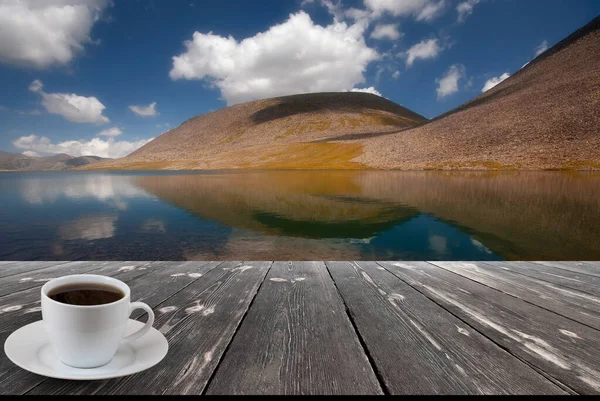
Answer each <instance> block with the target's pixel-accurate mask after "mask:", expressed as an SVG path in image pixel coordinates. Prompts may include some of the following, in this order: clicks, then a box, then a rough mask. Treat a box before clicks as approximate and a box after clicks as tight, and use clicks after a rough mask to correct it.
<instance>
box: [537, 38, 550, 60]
mask: <svg viewBox="0 0 600 401" xmlns="http://www.w3.org/2000/svg"><path fill="white" fill-rule="evenodd" d="M546 50H548V41H547V40H544V41H543V42H542V43H541V44H540V45H539V46H538V47H536V48H535V57H537V56H539V55H540V54H542V53H543V52H545V51H546Z"/></svg>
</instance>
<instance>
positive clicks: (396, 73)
mask: <svg viewBox="0 0 600 401" xmlns="http://www.w3.org/2000/svg"><path fill="white" fill-rule="evenodd" d="M399 76H400V71H398V70H396V71H395V72H394V73H393V74H392V78H394V79H398V77H399Z"/></svg>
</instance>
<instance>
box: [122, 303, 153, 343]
mask: <svg viewBox="0 0 600 401" xmlns="http://www.w3.org/2000/svg"><path fill="white" fill-rule="evenodd" d="M136 309H143V310H145V311H146V312H147V313H148V321H147V322H146V324H145V325H144V327H142V328H141V329H139V330H138V331H136V332H135V333H133V334H130V335H128V336H127V337H125V338H123V341H124V342H125V341H131V340H137V339H138V338H140V337H142V336H143V335H144V334H146V333H147V332H148V330H150V329H151V328H152V325H153V324H154V312H153V311H152V308H151V307H149V306H148V305H146V304H145V303H143V302H132V303H131V305H129V314H130V315H131V312H133V311H134V310H136Z"/></svg>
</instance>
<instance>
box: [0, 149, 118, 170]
mask: <svg viewBox="0 0 600 401" xmlns="http://www.w3.org/2000/svg"><path fill="white" fill-rule="evenodd" d="M107 160H112V159H108V158H104V157H98V156H80V157H75V156H70V155H68V154H66V153H59V154H57V155H52V156H45V157H33V156H27V155H24V154H21V153H11V152H4V151H0V171H2V170H4V171H37V170H68V169H71V168H74V167H82V166H87V165H90V164H94V163H98V162H101V161H107Z"/></svg>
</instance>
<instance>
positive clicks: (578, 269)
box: [532, 261, 600, 277]
mask: <svg viewBox="0 0 600 401" xmlns="http://www.w3.org/2000/svg"><path fill="white" fill-rule="evenodd" d="M532 263H537V264H539V265H543V266H551V267H557V268H559V269H563V270H568V271H570V272H574V273H580V274H587V275H590V276H595V277H600V264H598V263H597V262H546V261H534V262H532Z"/></svg>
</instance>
